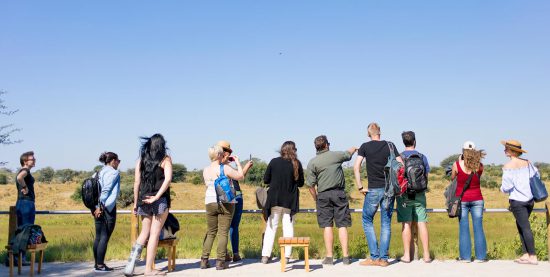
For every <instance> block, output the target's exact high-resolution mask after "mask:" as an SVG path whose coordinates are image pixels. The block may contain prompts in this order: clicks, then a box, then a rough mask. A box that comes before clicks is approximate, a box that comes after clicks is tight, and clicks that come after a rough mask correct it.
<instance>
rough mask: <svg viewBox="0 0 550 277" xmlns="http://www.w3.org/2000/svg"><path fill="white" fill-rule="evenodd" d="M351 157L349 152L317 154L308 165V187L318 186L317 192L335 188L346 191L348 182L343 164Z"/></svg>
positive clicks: (327, 151)
mask: <svg viewBox="0 0 550 277" xmlns="http://www.w3.org/2000/svg"><path fill="white" fill-rule="evenodd" d="M351 156H352V155H351V154H350V153H349V152H348V151H329V150H323V151H319V152H317V156H316V157H315V158H313V159H311V161H309V163H308V165H307V171H306V174H307V182H306V183H307V186H309V187H313V186H317V192H323V191H325V190H330V189H335V188H338V189H344V188H345V187H346V181H345V178H344V170H343V169H342V163H343V162H347V161H349V160H351Z"/></svg>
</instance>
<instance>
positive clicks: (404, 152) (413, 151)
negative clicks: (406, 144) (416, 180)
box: [401, 150, 430, 174]
mask: <svg viewBox="0 0 550 277" xmlns="http://www.w3.org/2000/svg"><path fill="white" fill-rule="evenodd" d="M412 154H421V153H420V152H418V151H416V150H405V151H403V153H401V155H403V156H404V157H405V158H408V157H410V156H411V155H412ZM421 155H422V160H423V161H424V169H426V174H428V173H430V164H429V163H428V158H426V155H424V154H421Z"/></svg>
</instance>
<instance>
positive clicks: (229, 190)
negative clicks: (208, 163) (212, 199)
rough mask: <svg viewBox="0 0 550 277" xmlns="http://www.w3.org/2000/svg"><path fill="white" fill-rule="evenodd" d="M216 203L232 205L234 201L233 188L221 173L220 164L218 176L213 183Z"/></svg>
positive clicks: (221, 165)
mask: <svg viewBox="0 0 550 277" xmlns="http://www.w3.org/2000/svg"><path fill="white" fill-rule="evenodd" d="M214 188H215V189H216V197H217V198H218V203H232V202H233V200H234V199H235V188H234V187H233V185H232V184H231V179H229V178H228V177H227V176H225V174H224V173H223V164H220V176H219V177H218V178H217V179H216V180H215V181H214Z"/></svg>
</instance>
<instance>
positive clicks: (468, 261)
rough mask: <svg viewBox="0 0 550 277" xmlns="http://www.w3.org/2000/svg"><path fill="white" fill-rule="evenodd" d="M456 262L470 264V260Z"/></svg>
mask: <svg viewBox="0 0 550 277" xmlns="http://www.w3.org/2000/svg"><path fill="white" fill-rule="evenodd" d="M457 261H458V262H459V263H465V264H469V263H471V262H472V260H463V259H457Z"/></svg>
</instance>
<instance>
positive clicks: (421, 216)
mask: <svg viewBox="0 0 550 277" xmlns="http://www.w3.org/2000/svg"><path fill="white" fill-rule="evenodd" d="M411 198H414V199H411ZM396 200H397V222H411V221H415V222H428V214H426V192H421V193H417V194H415V195H414V197H409V195H407V194H403V195H402V196H398V197H396Z"/></svg>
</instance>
